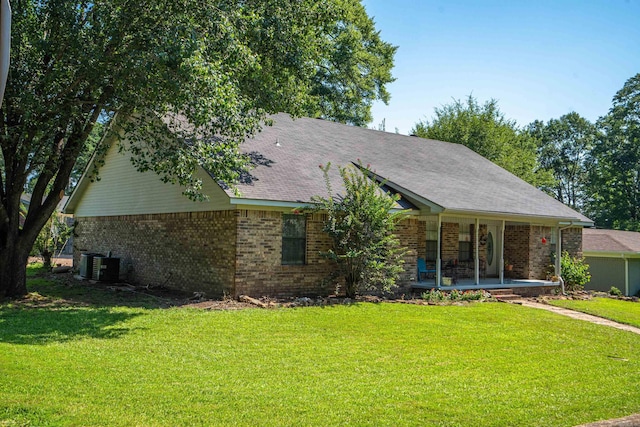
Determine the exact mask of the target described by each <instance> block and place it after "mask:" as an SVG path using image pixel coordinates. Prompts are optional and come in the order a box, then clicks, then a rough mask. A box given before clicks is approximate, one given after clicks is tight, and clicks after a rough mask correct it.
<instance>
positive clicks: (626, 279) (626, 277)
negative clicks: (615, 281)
mask: <svg viewBox="0 0 640 427" xmlns="http://www.w3.org/2000/svg"><path fill="white" fill-rule="evenodd" d="M624 295H625V296H629V258H627V257H624Z"/></svg>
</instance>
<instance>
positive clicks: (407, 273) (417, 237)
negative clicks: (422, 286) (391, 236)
mask: <svg viewBox="0 0 640 427" xmlns="http://www.w3.org/2000/svg"><path fill="white" fill-rule="evenodd" d="M395 234H396V236H397V237H398V239H399V240H400V246H402V247H405V248H406V249H407V251H406V252H405V255H404V258H403V259H404V265H403V267H404V272H403V273H401V274H400V277H399V279H398V285H399V286H401V287H406V286H407V285H409V284H410V283H411V282H414V281H415V280H416V274H417V269H418V256H422V257H424V256H425V253H426V240H427V231H426V224H425V222H424V221H419V220H417V219H414V218H408V219H405V220H404V221H402V222H401V223H399V224H398V225H397V226H396V231H395ZM420 254H421V255H420Z"/></svg>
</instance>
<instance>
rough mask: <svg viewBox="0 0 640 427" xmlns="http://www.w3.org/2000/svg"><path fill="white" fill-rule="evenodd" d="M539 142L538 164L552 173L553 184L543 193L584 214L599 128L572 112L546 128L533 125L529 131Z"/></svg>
mask: <svg viewBox="0 0 640 427" xmlns="http://www.w3.org/2000/svg"><path fill="white" fill-rule="evenodd" d="M527 131H528V132H529V134H530V135H532V136H533V137H535V138H536V139H537V140H538V161H539V162H540V165H541V167H543V168H545V169H548V170H550V171H551V172H552V173H553V177H554V183H553V184H552V185H551V186H548V187H544V188H543V189H544V190H546V191H547V192H549V193H550V194H552V195H553V196H554V197H555V198H556V199H558V200H559V201H560V202H562V203H564V204H566V205H568V206H570V207H572V208H573V209H577V210H582V209H583V207H584V205H585V201H586V198H587V195H588V192H587V188H586V185H587V170H586V159H587V157H588V155H589V153H590V152H591V149H592V147H593V143H594V141H595V139H596V137H597V130H596V127H595V126H594V125H593V124H591V123H590V122H589V121H588V120H586V119H585V118H583V117H581V116H580V115H579V114H578V113H575V112H571V113H569V114H565V115H564V116H562V117H560V118H559V119H551V120H549V121H548V122H547V123H546V124H544V123H543V122H541V121H535V122H533V123H531V124H530V125H529V127H528V129H527Z"/></svg>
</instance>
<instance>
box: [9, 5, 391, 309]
mask: <svg viewBox="0 0 640 427" xmlns="http://www.w3.org/2000/svg"><path fill="white" fill-rule="evenodd" d="M12 6H13V28H12V44H11V49H12V50H11V67H10V72H9V80H8V86H7V91H6V94H5V99H4V102H3V104H2V110H1V117H0V126H1V129H0V130H1V133H0V147H1V149H2V156H1V157H0V167H1V174H0V201H1V203H0V297H3V296H19V295H23V294H25V293H26V282H25V266H26V261H27V256H28V254H29V250H30V248H31V246H32V245H33V242H34V241H35V239H36V236H37V235H38V232H39V230H40V229H41V228H42V226H43V225H44V224H45V223H46V221H47V220H48V218H49V217H50V215H51V214H52V212H53V211H54V209H55V207H56V205H57V204H58V202H59V201H60V198H61V197H62V195H63V194H64V189H65V187H66V186H67V184H68V181H69V177H70V175H71V174H72V171H73V170H74V165H75V163H76V160H77V158H78V157H79V156H80V155H81V153H83V150H86V145H87V141H88V139H89V136H90V135H91V133H92V131H93V129H94V128H95V126H96V123H97V122H100V123H104V124H105V127H106V132H105V134H106V135H108V136H109V138H112V137H115V138H119V137H121V136H122V135H123V134H126V135H127V141H128V144H121V145H120V147H121V148H122V149H126V150H129V151H130V152H131V154H132V156H133V162H134V165H135V166H136V167H137V168H138V169H139V170H141V171H145V170H152V171H154V172H156V173H158V175H159V176H160V179H162V180H163V181H166V182H172V183H179V184H181V185H184V186H185V187H186V191H185V193H186V194H187V195H190V196H191V197H196V198H197V197H198V194H199V192H198V189H199V185H200V183H199V182H198V181H197V180H194V178H193V172H194V171H195V170H196V168H197V166H198V165H201V166H204V167H205V168H207V169H208V170H209V171H211V172H212V173H214V174H215V175H216V176H217V178H218V179H219V180H220V181H223V182H226V183H232V182H233V180H234V179H235V178H236V177H237V176H238V174H239V173H240V172H241V171H242V170H243V168H245V167H246V166H247V162H248V161H247V159H245V158H244V157H243V156H241V155H240V154H239V150H238V145H239V144H240V143H241V142H242V141H243V140H244V139H245V138H246V137H247V136H249V135H251V134H253V133H254V132H256V131H257V130H258V129H259V126H260V123H261V120H262V119H263V118H264V115H265V114H266V113H268V112H277V111H287V112H290V113H292V114H294V115H310V116H322V117H325V118H327V119H332V120H339V121H342V122H346V123H352V124H355V125H364V124H365V123H367V122H368V121H370V119H371V115H370V106H371V104H372V102H373V101H374V100H376V99H382V100H383V101H386V100H387V99H388V93H387V92H386V90H385V85H386V84H387V83H389V82H390V81H392V80H393V79H392V77H391V74H390V70H391V67H392V64H393V56H394V53H395V47H393V46H391V45H389V44H388V43H385V42H383V41H382V40H381V39H380V37H379V33H378V32H376V30H375V26H374V23H373V21H372V20H371V19H370V18H369V17H368V16H367V14H366V11H365V9H364V7H363V6H362V5H361V4H360V2H359V1H356V0H329V1H325V2H316V1H314V0H245V1H238V0H207V1H196V0H153V1H149V0H136V1H131V0H92V1H84V0H17V1H13V2H12ZM102 145H104V143H103V142H100V143H98V147H97V150H98V151H100V149H103V148H104V147H102ZM28 181H32V184H33V185H32V193H33V195H32V199H31V201H32V202H31V204H30V206H29V211H28V212H27V215H26V220H25V222H24V226H23V227H22V228H21V227H20V226H19V223H20V221H19V215H20V194H21V193H22V191H23V190H24V188H25V185H26V183H27V182H28Z"/></svg>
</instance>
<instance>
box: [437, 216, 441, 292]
mask: <svg viewBox="0 0 640 427" xmlns="http://www.w3.org/2000/svg"><path fill="white" fill-rule="evenodd" d="M441 227H442V217H441V216H440V214H438V245H437V249H438V250H437V255H436V287H440V274H441V272H440V270H441V264H442V262H441V261H440V257H441V256H442V255H441V254H440V239H441V237H440V236H441V235H442V231H441Z"/></svg>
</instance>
